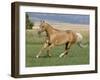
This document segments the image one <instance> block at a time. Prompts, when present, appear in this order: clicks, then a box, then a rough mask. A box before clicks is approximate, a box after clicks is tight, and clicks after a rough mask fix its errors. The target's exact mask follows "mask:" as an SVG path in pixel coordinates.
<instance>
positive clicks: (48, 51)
mask: <svg viewBox="0 0 100 80" xmlns="http://www.w3.org/2000/svg"><path fill="white" fill-rule="evenodd" d="M53 47H54V44H50V45H49V46H48V48H47V53H48V56H50V57H51V53H50V49H51V48H53Z"/></svg>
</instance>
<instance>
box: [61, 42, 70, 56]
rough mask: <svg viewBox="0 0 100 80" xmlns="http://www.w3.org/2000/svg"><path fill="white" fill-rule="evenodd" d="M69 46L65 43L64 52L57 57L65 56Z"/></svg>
mask: <svg viewBox="0 0 100 80" xmlns="http://www.w3.org/2000/svg"><path fill="white" fill-rule="evenodd" d="M70 46H71V43H66V46H65V51H64V52H63V53H61V54H60V55H59V57H60V58H61V57H63V56H64V55H65V54H68V51H69V49H70Z"/></svg>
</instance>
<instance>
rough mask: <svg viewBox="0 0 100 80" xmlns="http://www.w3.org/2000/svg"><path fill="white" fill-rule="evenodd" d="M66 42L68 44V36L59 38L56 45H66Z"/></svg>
mask: <svg viewBox="0 0 100 80" xmlns="http://www.w3.org/2000/svg"><path fill="white" fill-rule="evenodd" d="M66 42H67V39H66V36H59V37H58V38H56V39H55V44H56V45H61V44H65V43H66Z"/></svg>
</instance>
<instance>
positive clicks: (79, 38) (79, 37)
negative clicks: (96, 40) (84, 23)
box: [76, 33, 88, 48]
mask: <svg viewBox="0 0 100 80" xmlns="http://www.w3.org/2000/svg"><path fill="white" fill-rule="evenodd" d="M76 35H77V41H76V42H77V44H78V45H79V46H80V47H81V48H85V47H87V46H88V42H87V43H84V44H83V43H82V40H83V36H82V35H81V34H80V33H76Z"/></svg>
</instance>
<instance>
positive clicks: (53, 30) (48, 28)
mask: <svg viewBox="0 0 100 80" xmlns="http://www.w3.org/2000/svg"><path fill="white" fill-rule="evenodd" d="M54 33H55V29H54V28H53V27H52V26H51V25H49V24H48V25H47V28H46V34H47V36H50V35H51V34H54Z"/></svg>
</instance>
